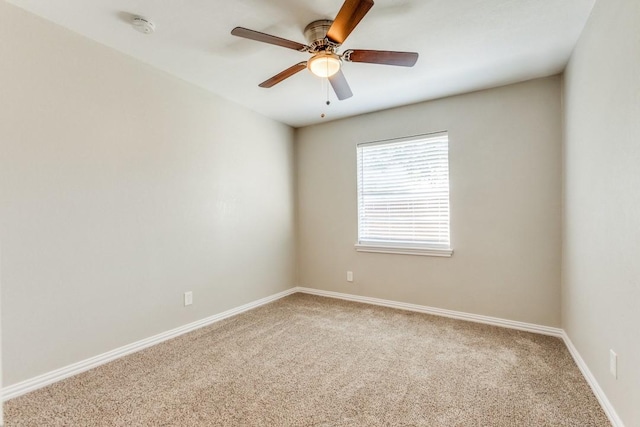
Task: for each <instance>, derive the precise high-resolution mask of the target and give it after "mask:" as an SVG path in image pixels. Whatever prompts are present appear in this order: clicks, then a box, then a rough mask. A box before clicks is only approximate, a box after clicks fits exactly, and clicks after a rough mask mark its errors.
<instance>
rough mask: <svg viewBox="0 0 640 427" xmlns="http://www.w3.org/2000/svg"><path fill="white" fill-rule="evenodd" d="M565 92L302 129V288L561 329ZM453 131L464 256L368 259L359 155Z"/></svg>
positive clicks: (467, 101)
mask: <svg viewBox="0 0 640 427" xmlns="http://www.w3.org/2000/svg"><path fill="white" fill-rule="evenodd" d="M560 89H561V86H560V78H559V77H550V78H546V79H541V80H535V81H531V82H527V83H522V84H517V85H512V86H507V87H503V88H498V89H491V90H487V91H482V92H476V93H472V94H468V95H462V96H456V97H453V98H446V99H442V100H437V101H433V102H427V103H422V104H417V105H412V106H407V107H401V108H396V109H392V110H387V111H382V112H378V113H373V114H368V115H364V116H358V117H354V118H349V119H345V120H340V121H335V122H329V123H326V124H322V125H316V126H312V127H307V128H303V129H299V130H298V131H297V133H296V157H297V167H298V170H297V175H298V179H297V182H298V218H299V221H298V224H299V229H298V230H299V232H298V236H299V242H298V243H299V246H298V247H299V253H298V269H299V274H298V276H299V284H300V285H302V286H309V287H313V288H318V289H324V290H330V291H339V292H346V293H352V294H357V295H365V296H370V297H378V298H386V299H392V300H396V301H403V302H410V303H415V304H422V305H428V306H434V307H439V308H446V309H451V310H459V311H464V312H469V313H476V314H483V315H488V316H497V317H502V318H506V319H512V320H519V321H524V322H532V323H537V324H542V325H547V326H560V252H561V243H560V235H561V231H560V226H561V163H562V160H561V149H562V142H561V137H562V131H561V129H562V126H561V105H560V93H561V90H560ZM442 130H447V131H449V144H450V153H449V157H450V186H451V238H452V246H453V250H454V255H453V257H451V258H435V257H424V256H410V255H395V254H394V255H391V254H373V253H362V252H356V251H355V249H354V244H355V243H356V240H357V218H356V213H357V204H356V144H357V143H358V142H366V141H374V140H380V139H388V138H394V137H402V136H409V135H415V134H421V133H429V132H436V131H442ZM347 270H352V271H353V272H354V277H355V281H354V283H347V282H346V271H347Z"/></svg>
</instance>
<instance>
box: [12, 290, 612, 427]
mask: <svg viewBox="0 0 640 427" xmlns="http://www.w3.org/2000/svg"><path fill="white" fill-rule="evenodd" d="M296 292H300V293H305V294H311V295H318V296H324V297H329V298H337V299H342V300H347V301H355V302H361V303H366V304H373V305H379V306H383V307H391V308H397V309H401V310H408V311H414V312H418V313H426V314H432V315H436V316H443V317H449V318H452V319H459V320H466V321H470V322H476V323H484V324H487V325H494V326H500V327H504V328H510V329H517V330H520V331H526V332H533V333H537V334H542V335H550V336H554V337H560V338H562V339H563V340H564V343H565V345H566V346H567V348H568V349H569V352H570V353H571V356H572V357H573V359H574V361H575V362H576V365H578V368H579V369H580V372H582V375H583V376H584V377H585V379H586V381H587V383H588V384H589V386H590V387H591V389H592V390H593V393H594V394H595V396H596V398H597V399H598V401H599V402H600V405H601V406H602V409H603V410H604V412H605V413H606V414H607V417H608V418H609V420H610V421H611V424H612V425H613V426H614V427H624V424H623V423H622V420H621V419H620V417H619V416H618V414H617V413H616V411H615V409H614V408H613V405H611V402H610V401H609V399H608V398H607V396H606V395H605V393H604V391H603V390H602V388H601V387H600V385H599V384H598V382H597V381H596V379H595V377H594V376H593V374H592V373H591V371H590V370H589V368H588V366H587V364H586V363H585V361H584V360H583V359H582V356H580V353H578V350H577V349H576V348H575V346H574V345H573V343H572V342H571V339H570V338H569V336H568V335H567V334H566V332H565V331H564V330H562V329H560V328H553V327H549V326H542V325H536V324H533V323H525V322H518V321H514V320H508V319H501V318H498V317H490V316H483V315H479V314H471V313H465V312H461V311H453V310H446V309H442V308H436V307H429V306H424V305H417V304H409V303H404V302H398V301H392V300H385V299H380V298H372V297H365V296H359V295H352V294H345V293H340V292H332V291H324V290H320V289H312V288H305V287H295V288H291V289H288V290H286V291H283V292H279V293H277V294H274V295H270V296H268V297H265V298H262V299H259V300H257V301H253V302H250V303H247V304H244V305H241V306H239V307H236V308H232V309H230V310H227V311H224V312H222V313H218V314H215V315H213V316H209V317H207V318H204V319H201V320H198V321H196V322H193V323H189V324H187V325H184V326H180V327H178V328H175V329H172V330H170V331H166V332H163V333H160V334H158V335H154V336H152V337H149V338H146V339H143V340H140V341H137V342H134V343H131V344H128V345H125V346H123V347H120V348H117V349H115V350H111V351H108V352H106V353H103V354H100V355H98V356H94V357H91V358H89V359H85V360H82V361H80V362H77V363H73V364H71V365H68V366H65V367H63V368H60V369H56V370H54V371H51V372H47V373H45V374H42V375H39V376H37V377H34V378H30V379H28V380H25V381H22V382H19V383H16V384H12V385H10V386H8V387H4V388H3V389H2V401H7V400H9V399H13V398H14V397H18V396H21V395H23V394H26V393H29V392H31V391H34V390H37V389H39V388H42V387H45V386H47V385H49V384H53V383H55V382H57V381H60V380H63V379H65V378H68V377H71V376H73V375H77V374H80V373H82V372H85V371H88V370H89V369H93V368H96V367H98V366H100V365H103V364H105V363H108V362H111V361H113V360H116V359H118V358H120V357H123V356H126V355H128V354H131V353H135V352H137V351H140V350H142V349H145V348H147V347H151V346H153V345H156V344H159V343H161V342H163V341H166V340H169V339H171V338H175V337H177V336H179V335H182V334H186V333H188V332H191V331H194V330H196V329H199V328H202V327H204V326H207V325H211V324H212V323H215V322H219V321H220V320H223V319H227V318H229V317H231V316H235V315H237V314H240V313H243V312H245V311H249V310H251V309H254V308H256V307H260V306H261V305H265V304H268V303H270V302H273V301H276V300H278V299H280V298H284V297H286V296H288V295H291V294H294V293H296Z"/></svg>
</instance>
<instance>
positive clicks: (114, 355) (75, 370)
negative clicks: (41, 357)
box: [2, 288, 296, 401]
mask: <svg viewBox="0 0 640 427" xmlns="http://www.w3.org/2000/svg"><path fill="white" fill-rule="evenodd" d="M295 292H296V288H291V289H288V290H286V291H283V292H279V293H277V294H274V295H270V296H268V297H265V298H262V299H259V300H257V301H253V302H250V303H248V304H244V305H241V306H239V307H235V308H232V309H230V310H227V311H224V312H222V313H218V314H214V315H213V316H209V317H207V318H204V319H201V320H198V321H195V322H193V323H189V324H187V325H184V326H180V327H178V328H175V329H171V330H170V331H166V332H163V333H160V334H158V335H154V336H152V337H149V338H145V339H143V340H140V341H136V342H134V343H131V344H128V345H125V346H123V347H120V348H116V349H115V350H111V351H108V352H106V353H102V354H100V355H98V356H94V357H91V358H89V359H85V360H82V361H80V362H77V363H73V364H71V365H68V366H65V367H63V368H60V369H56V370H55V371H51V372H47V373H45V374H42V375H38V376H37V377H34V378H30V379H28V380H25V381H21V382H19V383H16V384H12V385H10V386H8V387H4V388H3V389H2V401H7V400H9V399H13V398H14V397H18V396H21V395H23V394H26V393H29V392H31V391H34V390H37V389H39V388H42V387H45V386H47V385H49V384H53V383H55V382H57V381H60V380H63V379H65V378H68V377H71V376H73V375H77V374H80V373H82V372H85V371H88V370H89V369H93V368H95V367H98V366H100V365H103V364H105V363H108V362H111V361H113V360H116V359H118V358H120V357H123V356H126V355H128V354H131V353H135V352H137V351H140V350H142V349H144V348H147V347H151V346H153V345H156V344H159V343H161V342H163V341H166V340H169V339H171V338H175V337H177V336H179V335H182V334H186V333H187V332H191V331H194V330H196V329H199V328H202V327H204V326H207V325H211V324H212V323H215V322H219V321H220V320H223V319H226V318H229V317H231V316H235V315H236V314H240V313H243V312H245V311H249V310H251V309H254V308H256V307H259V306H261V305H265V304H268V303H270V302H273V301H275V300H278V299H280V298H284V297H286V296H287V295H291V294H293V293H295Z"/></svg>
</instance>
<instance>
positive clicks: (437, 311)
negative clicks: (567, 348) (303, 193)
mask: <svg viewBox="0 0 640 427" xmlns="http://www.w3.org/2000/svg"><path fill="white" fill-rule="evenodd" d="M296 290H297V291H298V292H301V293H305V294H311V295H319V296H323V297H330V298H338V299H343V300H347V301H356V302H363V303H366V304H373V305H380V306H383V307H392V308H399V309H401V310H408V311H416V312H418V313H426V314H433V315H436V316H442V317H450V318H452V319H459V320H467V321H470V322H476V323H484V324H487V325H494V326H502V327H504V328H509V329H517V330H520V331H526V332H534V333H536V334H542V335H551V336H554V337H562V334H563V330H562V329H560V328H552V327H550V326H542V325H536V324H534V323H525V322H518V321H515V320H507V319H501V318H499V317H490V316H483V315H480V314H471V313H465V312H462V311H453V310H445V309H443V308H436V307H428V306H426V305H417V304H409V303H406V302H398V301H392V300H386V299H380V298H371V297H363V296H359V295H351V294H343V293H340V292H332V291H323V290H320V289H312V288H304V287H298V288H296Z"/></svg>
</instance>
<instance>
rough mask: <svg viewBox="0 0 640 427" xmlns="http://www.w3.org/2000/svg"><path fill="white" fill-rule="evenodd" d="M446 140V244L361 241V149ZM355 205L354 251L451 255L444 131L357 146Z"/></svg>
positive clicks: (449, 182)
mask: <svg viewBox="0 0 640 427" xmlns="http://www.w3.org/2000/svg"><path fill="white" fill-rule="evenodd" d="M443 137H444V138H446V139H447V150H446V151H447V153H446V154H447V184H448V189H449V191H448V192H447V202H448V212H449V216H448V218H447V227H446V231H447V235H448V240H449V241H448V244H446V242H445V243H444V244H441V243H435V244H434V243H431V244H429V243H413V242H391V241H389V242H384V241H378V240H376V241H375V242H374V241H367V240H362V237H361V235H360V233H361V224H360V220H361V218H362V216H361V201H362V199H361V194H360V190H361V187H362V180H363V176H362V169H361V168H362V167H363V165H362V163H361V162H362V158H361V149H362V148H363V147H367V146H372V145H382V144H386V145H390V144H398V143H407V142H418V141H429V140H434V141H435V140H442V138H443ZM356 150H357V153H356V154H357V162H358V164H357V190H356V191H357V204H358V218H357V221H358V224H357V225H358V243H356V245H355V249H356V250H357V251H359V252H374V253H391V254H403V255H425V256H438V257H450V256H452V254H453V249H452V248H451V233H450V228H451V207H450V189H451V181H450V179H449V175H450V170H449V163H450V162H449V158H448V151H449V135H448V133H447V132H446V131H444V132H436V133H429V134H422V135H415V136H410V137H404V138H396V139H388V140H382V141H373V142H364V143H359V144H357V147H356Z"/></svg>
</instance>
